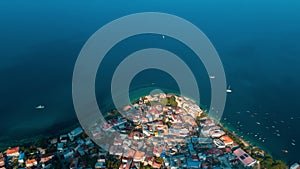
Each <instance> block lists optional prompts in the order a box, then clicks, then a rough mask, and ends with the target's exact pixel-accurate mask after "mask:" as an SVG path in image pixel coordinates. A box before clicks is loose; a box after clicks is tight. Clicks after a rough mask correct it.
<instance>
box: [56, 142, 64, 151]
mask: <svg viewBox="0 0 300 169" xmlns="http://www.w3.org/2000/svg"><path fill="white" fill-rule="evenodd" d="M63 149H64V143H58V144H57V150H58V151H63Z"/></svg>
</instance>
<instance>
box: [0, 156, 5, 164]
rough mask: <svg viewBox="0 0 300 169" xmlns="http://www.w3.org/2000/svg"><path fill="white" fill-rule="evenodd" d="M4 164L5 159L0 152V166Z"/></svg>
mask: <svg viewBox="0 0 300 169" xmlns="http://www.w3.org/2000/svg"><path fill="white" fill-rule="evenodd" d="M4 165H5V159H4V157H3V154H2V153H0V167H2V166H4Z"/></svg>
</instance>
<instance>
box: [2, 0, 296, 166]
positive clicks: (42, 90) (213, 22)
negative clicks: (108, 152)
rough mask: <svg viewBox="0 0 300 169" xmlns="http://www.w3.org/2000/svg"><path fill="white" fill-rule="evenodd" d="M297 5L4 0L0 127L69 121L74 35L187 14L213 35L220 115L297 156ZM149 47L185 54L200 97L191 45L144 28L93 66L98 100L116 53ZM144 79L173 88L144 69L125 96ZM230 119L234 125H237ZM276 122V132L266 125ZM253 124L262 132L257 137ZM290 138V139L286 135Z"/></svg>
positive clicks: (39, 129) (205, 86) (44, 126)
mask: <svg viewBox="0 0 300 169" xmlns="http://www.w3.org/2000/svg"><path fill="white" fill-rule="evenodd" d="M299 9H300V2H299V1H296V0H290V1H288V2H287V1H285V0H282V1H272V2H269V1H265V2H262V1H259V0H254V1H242V2H241V1H239V0H233V1H230V2H229V1H221V0H220V1H217V0H214V1H211V0H206V1H186V0H185V1H175V2H174V1H171V0H165V1H149V2H145V1H137V0H136V1H121V0H118V1H117V0H111V1H106V2H102V1H96V0H89V1H84V0H72V1H71V0H67V1H62V0H59V1H58V0H45V1H35V0H27V1H22V0H2V1H1V2H0V37H1V41H0V51H1V55H0V77H1V81H0V94H1V98H0V112H1V117H0V122H1V123H0V137H1V139H2V140H8V139H15V138H21V137H26V136H32V135H35V134H41V133H47V132H48V131H51V130H53V129H54V128H55V129H57V128H63V127H66V126H69V125H71V124H73V123H75V122H77V119H76V115H75V113H74V109H73V105H72V93H71V84H72V71H73V67H74V64H75V61H76V58H77V56H78V53H79V51H80V50H81V47H82V45H83V44H84V43H85V41H86V40H87V39H88V38H89V37H90V35H91V34H92V33H94V32H95V31H96V30H97V29H99V28H100V27H101V26H103V25H104V24H106V23H108V22H109V21H111V20H113V19H116V18H119V17H121V16H124V15H127V14H131V13H136V12H146V11H157V12H166V13H171V14H175V15H178V16H180V17H183V18H185V19H187V20H189V21H190V22H192V23H194V24H195V25H197V26H198V27H199V28H200V29H201V30H202V31H203V32H204V33H205V34H206V35H207V36H208V37H209V39H210V40H211V41H212V43H213V44H214V46H215V48H216V49H217V51H218V53H219V55H220V57H221V60H222V62H223V64H224V68H225V71H226V76H227V81H228V83H230V85H231V87H232V89H233V93H232V94H230V95H229V96H228V97H227V104H226V109H225V112H224V115H223V117H226V118H227V120H226V121H225V123H230V125H232V126H233V128H235V130H236V132H242V133H241V134H243V133H248V132H249V133H253V134H249V135H247V134H244V135H245V136H247V137H248V139H249V140H252V141H253V142H254V143H255V144H259V145H261V146H264V147H265V148H266V149H267V150H270V151H271V153H272V154H273V155H274V156H275V157H278V158H281V159H284V160H286V161H287V162H288V163H290V162H293V161H297V160H298V161H299V160H300V159H299V156H297V152H299V151H300V131H299V127H300V126H299V124H300V123H299V122H300V114H299V110H300V105H299V103H298V100H299V99H298V97H299V96H300V88H299V86H300V84H299V83H300V80H299V78H298V77H299V74H300V69H299V65H300V58H299V56H300V48H299V44H300V22H299V21H300V13H299ZM141 42H143V43H141ZM147 47H160V48H164V49H167V50H170V51H173V52H174V53H176V54H177V55H179V56H180V57H181V58H182V59H184V60H185V61H186V62H187V63H188V64H189V65H190V67H191V69H192V70H194V74H195V76H196V77H197V81H198V83H199V86H200V93H201V102H202V104H204V105H208V104H209V102H210V96H209V95H210V87H209V81H208V78H207V74H206V72H205V69H204V67H203V65H202V64H201V62H200V61H197V60H195V59H191V58H194V57H193V53H192V52H191V51H190V50H189V49H188V48H187V47H186V46H185V45H183V44H181V43H179V42H178V41H176V40H174V39H171V38H168V39H167V43H166V41H162V39H161V37H159V36H157V35H143V36H137V37H132V38H130V39H127V40H125V41H123V42H121V43H120V44H118V45H117V46H116V47H115V48H114V49H112V50H111V52H110V53H108V55H107V58H108V59H106V60H104V63H103V65H102V66H101V68H100V69H99V70H98V72H99V73H98V76H97V82H96V86H97V89H96V92H97V99H98V102H99V106H100V107H101V108H103V109H109V108H110V106H111V104H110V95H109V92H108V91H109V89H107V87H108V86H110V80H111V79H110V77H111V75H112V73H113V70H114V68H115V67H116V66H117V65H118V62H120V61H121V60H122V58H124V57H126V56H127V55H128V54H129V53H131V52H133V51H136V50H139V49H142V48H147ZM197 69H198V71H196V70H197ZM103 72H104V73H103ZM161 79H164V80H161ZM152 83H154V84H152ZM149 86H150V87H151V88H165V89H166V88H167V89H169V90H170V91H177V90H178V86H177V85H176V84H175V81H174V79H173V78H172V77H170V76H169V75H167V74H165V73H163V72H161V71H158V70H149V71H145V72H141V73H140V74H139V75H137V76H136V77H135V79H134V80H133V81H132V84H131V89H132V91H133V92H132V93H134V94H131V95H132V97H137V96H138V95H141V94H145V93H147V92H149V90H150V89H149V88H147V89H144V90H143V88H145V87H149ZM134 91H136V92H134ZM38 104H45V105H46V109H45V110H41V111H37V110H35V109H34V107H35V106H37V105H38ZM237 112H240V113H237ZM282 120H283V121H284V122H281V121H282ZM238 121H240V122H239V124H242V125H243V126H242V127H238V125H237V122H238ZM256 122H260V123H261V125H258V124H257V123H256ZM272 125H274V126H275V128H272V127H271V126H272ZM266 127H269V129H267V128H266ZM237 129H239V131H237ZM276 130H279V132H280V137H278V136H277V135H276V134H274V132H277V131H276ZM255 134H258V135H259V136H258V137H262V138H265V140H266V141H265V142H264V143H263V142H261V141H260V140H259V139H258V137H255V136H254V135H255ZM1 139H0V141H1ZM292 140H294V141H295V142H296V146H292V145H291V142H292ZM282 149H288V150H289V153H288V154H283V153H282V151H281V150H282Z"/></svg>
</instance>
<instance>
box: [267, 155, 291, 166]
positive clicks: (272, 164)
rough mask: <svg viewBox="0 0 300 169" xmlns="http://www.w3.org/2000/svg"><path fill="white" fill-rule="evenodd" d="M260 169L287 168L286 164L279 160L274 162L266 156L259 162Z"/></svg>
mask: <svg viewBox="0 0 300 169" xmlns="http://www.w3.org/2000/svg"><path fill="white" fill-rule="evenodd" d="M261 168H263V169H285V168H288V167H287V166H286V164H285V163H284V162H283V161H281V160H274V159H273V158H272V156H271V155H270V154H266V155H265V157H264V159H263V161H262V162H261Z"/></svg>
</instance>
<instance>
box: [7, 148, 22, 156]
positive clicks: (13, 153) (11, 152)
mask: <svg viewBox="0 0 300 169" xmlns="http://www.w3.org/2000/svg"><path fill="white" fill-rule="evenodd" d="M19 150H20V147H14V148H9V149H7V150H6V156H8V157H17V156H19V155H20V153H19Z"/></svg>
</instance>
